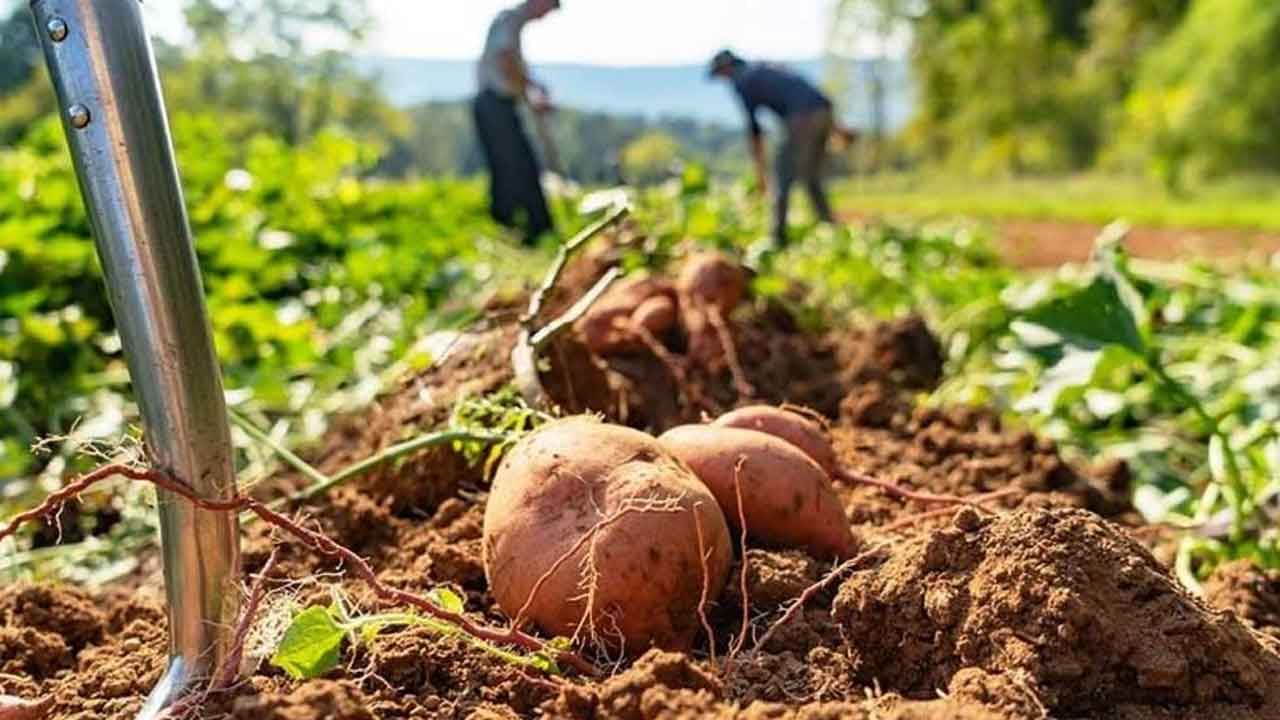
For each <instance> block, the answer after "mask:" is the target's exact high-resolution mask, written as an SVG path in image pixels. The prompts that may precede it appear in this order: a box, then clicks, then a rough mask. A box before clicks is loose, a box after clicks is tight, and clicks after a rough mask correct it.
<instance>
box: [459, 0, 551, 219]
mask: <svg viewBox="0 0 1280 720" xmlns="http://www.w3.org/2000/svg"><path fill="white" fill-rule="evenodd" d="M559 7H560V2H559V0H525V2H523V3H521V4H520V5H517V6H516V7H514V8H511V9H509V10H504V11H502V12H501V13H498V16H497V17H496V18H494V20H493V24H492V25H490V26H489V36H488V39H487V40H486V41H485V45H484V54H483V55H482V56H481V57H480V62H479V65H478V66H477V68H476V70H477V73H476V74H477V79H478V81H479V86H480V92H479V95H477V96H476V100H475V107H474V112H475V122H476V132H477V134H478V135H479V136H480V147H481V149H482V150H483V151H484V159H485V164H486V165H488V167H489V178H490V185H489V212H490V213H491V214H492V215H493V218H494V219H495V220H497V221H498V222H500V223H502V224H503V225H506V226H507V227H512V228H519V229H520V230H522V231H523V232H524V236H525V242H526V243H532V242H533V241H534V240H535V239H537V237H538V236H539V235H541V234H542V233H544V232H547V231H549V230H551V229H552V223H551V212H550V211H549V210H548V209H547V199H546V196H545V195H544V194H543V192H542V183H541V179H540V175H541V172H542V170H541V167H540V166H539V163H538V158H537V156H536V155H535V154H534V151H533V145H532V144H531V143H530V142H529V136H528V134H527V133H526V132H525V129H524V123H523V122H522V121H521V120H520V115H519V112H518V105H519V104H520V103H521V102H525V101H527V102H528V103H529V106H530V108H531V109H532V110H533V111H534V112H546V111H547V110H549V109H550V107H551V105H550V101H549V95H548V93H547V89H546V87H544V86H543V85H541V84H540V83H538V82H536V81H534V79H533V78H532V77H530V76H529V68H528V66H527V65H525V62H524V53H523V51H522V49H521V42H520V34H521V32H523V30H524V26H525V24H526V23H528V22H529V21H531V20H538V19H541V18H543V17H545V16H546V15H547V14H548V13H550V12H551V11H552V10H556V9H558V8H559Z"/></svg>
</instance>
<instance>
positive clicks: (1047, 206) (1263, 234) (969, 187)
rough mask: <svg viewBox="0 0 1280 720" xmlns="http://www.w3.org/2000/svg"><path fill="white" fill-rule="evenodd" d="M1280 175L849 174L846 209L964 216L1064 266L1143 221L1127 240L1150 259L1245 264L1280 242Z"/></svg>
mask: <svg viewBox="0 0 1280 720" xmlns="http://www.w3.org/2000/svg"><path fill="white" fill-rule="evenodd" d="M1274 187H1275V183H1274V182H1271V181H1270V180H1269V179H1267V178H1262V177H1260V178H1253V179H1248V178H1236V179H1229V180H1221V181H1216V182H1213V183H1205V184H1203V185H1201V186H1199V187H1196V188H1192V189H1188V190H1184V191H1183V192H1181V193H1177V194H1175V193H1170V192H1169V191H1167V190H1165V189H1164V188H1162V187H1160V185H1159V184H1158V183H1155V182H1152V181H1143V180H1139V179H1134V178H1128V177H1108V176H1105V175H1100V174H1082V175H1078V176H1068V177H1062V176H1053V177H1046V178H1020V179H1004V180H990V181H986V182H978V183H975V182H973V181H972V180H966V179H961V178H949V177H948V176H947V175H946V174H944V173H938V172H932V173H921V174H918V175H916V174H884V175H877V176H870V177H860V178H854V179H850V180H846V181H844V182H843V183H841V185H840V190H839V194H840V198H841V202H840V207H841V209H842V211H843V212H844V214H845V216H846V217H849V218H865V217H872V216H878V217H907V218H911V219H913V220H916V221H921V220H930V219H937V218H952V217H956V216H962V217H967V218H971V219H974V220H976V221H979V222H981V223H984V224H986V225H988V226H990V227H991V228H992V229H993V230H994V234H995V236H996V239H997V240H998V243H999V247H1000V249H1001V250H1002V251H1003V252H1004V254H1005V257H1006V258H1007V259H1008V260H1009V261H1010V262H1011V263H1013V264H1016V265H1018V266H1021V267H1031V268H1054V267H1057V266H1058V265H1061V264H1062V263H1065V262H1083V261H1085V260H1086V259H1087V258H1088V257H1089V251H1090V249H1091V248H1092V246H1093V239H1094V238H1095V237H1096V236H1097V234H1098V231H1099V229H1100V228H1101V227H1102V226H1105V225H1107V224H1108V223H1110V222H1112V221H1113V220H1116V219H1122V220H1124V221H1125V222H1127V223H1129V224H1130V225H1132V226H1133V231H1132V233H1131V234H1130V237H1129V240H1128V243H1127V246H1128V248H1129V250H1130V251H1131V252H1132V253H1133V254H1135V255H1137V256H1140V257H1145V258H1151V259H1158V260H1182V259H1186V258H1188V257H1194V258H1200V259H1213V260H1217V261H1220V262H1239V261H1240V260H1241V259H1242V258H1246V257H1248V256H1249V255H1251V254H1253V255H1256V254H1261V253H1267V252H1275V251H1277V250H1280V215H1277V213H1276V210H1275V208H1276V207H1277V205H1276V202H1275V200H1276V198H1275V194H1274V191H1273V189H1274Z"/></svg>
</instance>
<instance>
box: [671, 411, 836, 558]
mask: <svg viewBox="0 0 1280 720" xmlns="http://www.w3.org/2000/svg"><path fill="white" fill-rule="evenodd" d="M658 442H660V443H662V446H663V447H665V448H667V449H668V450H670V451H671V452H672V453H673V454H675V456H676V457H678V458H680V459H681V460H684V461H685V462H686V463H688V464H689V466H690V467H691V468H693V471H694V473H696V474H697V476H698V478H699V479H701V480H702V482H703V483H705V484H706V486H707V488H708V489H710V490H711V493H712V494H713V495H715V497H716V501H717V502H719V503H720V507H721V509H722V510H723V511H724V514H725V517H726V518H727V519H728V521H729V523H730V524H731V525H734V526H737V524H738V503H737V492H736V491H737V488H736V487H735V479H734V478H735V467H736V466H737V464H738V461H739V459H740V458H745V460H743V463H742V466H741V470H740V472H739V474H738V478H739V482H740V486H741V491H742V510H743V514H744V515H745V517H746V525H747V533H748V534H749V535H751V536H753V537H755V538H756V539H757V540H760V541H761V542H764V543H766V544H769V545H774V546H781V547H801V548H805V549H806V550H808V551H809V552H810V553H811V554H813V555H815V556H817V557H832V556H834V557H839V558H843V557H847V556H849V555H850V554H851V553H852V552H853V550H854V539H853V533H852V532H851V531H850V529H849V521H848V519H847V518H846V517H845V514H844V508H843V507H842V506H841V504H840V500H839V498H837V497H836V494H835V491H834V490H832V487H831V479H830V478H829V477H828V476H827V473H826V472H825V471H824V470H823V469H822V468H821V467H820V466H819V465H818V463H816V462H815V461H814V460H813V459H812V458H810V457H809V456H808V455H806V454H805V453H804V452H803V451H802V450H800V449H799V448H797V447H796V446H794V445H792V444H791V443H789V442H787V441H785V440H782V439H780V438H777V437H774V436H772V435H767V434H765V433H762V432H759V431H756V430H744V429H742V428H733V427H717V426H714V425H682V426H680V427H676V428H672V429H671V430H668V431H667V432H666V433H664V434H663V435H662V436H661V437H659V438H658Z"/></svg>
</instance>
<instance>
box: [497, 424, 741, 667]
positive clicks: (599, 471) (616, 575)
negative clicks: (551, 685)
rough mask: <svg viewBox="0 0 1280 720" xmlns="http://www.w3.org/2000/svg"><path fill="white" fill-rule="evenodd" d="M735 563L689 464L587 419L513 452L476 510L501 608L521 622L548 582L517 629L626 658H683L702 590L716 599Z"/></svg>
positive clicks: (718, 516) (549, 429) (547, 430)
mask: <svg viewBox="0 0 1280 720" xmlns="http://www.w3.org/2000/svg"><path fill="white" fill-rule="evenodd" d="M695 518H696V519H695ZM699 525H700V526H701V534H702V547H703V548H704V549H705V552H706V553H707V559H706V562H705V571H704V563H703V560H702V558H701V557H700V552H699V539H698V536H699V532H698V530H699ZM732 554H733V551H732V546H731V543H730V540H729V530H728V526H727V525H726V523H725V518H724V515H723V513H722V512H721V510H720V506H719V505H718V504H717V503H716V499H715V498H714V497H713V496H712V495H711V493H709V492H708V491H707V488H706V487H705V486H704V485H703V484H702V483H701V482H700V481H699V480H698V478H697V477H696V476H695V475H694V474H693V472H692V471H691V470H690V469H689V467H688V466H687V465H685V464H684V463H682V462H680V461H679V460H678V459H676V458H675V457H674V456H673V455H671V454H670V453H669V452H667V451H665V450H664V449H663V448H662V446H661V445H659V444H658V442H657V441H656V440H655V439H654V438H653V437H651V436H649V435H646V434H644V433H642V432H639V431H636V430H632V429H630V428H625V427H621V426H617V425H608V424H604V423H600V422H597V421H595V420H592V419H590V418H584V417H575V418H568V419H565V420H558V421H555V422H552V423H549V424H547V425H546V426H544V427H542V428H540V429H539V430H537V431H536V432H534V433H532V434H531V435H529V436H528V437H526V438H524V439H523V440H521V441H520V442H519V443H517V444H516V446H515V447H514V448H512V449H511V451H510V452H509V453H508V454H507V457H506V458H505V459H504V460H503V462H502V464H501V466H500V467H499V468H498V472H497V474H496V476H495V478H494V481H493V489H492V492H491V493H490V495H489V502H488V506H487V507H486V508H485V516H484V566H485V574H486V576H487V577H488V579H489V586H490V588H491V590H492V592H493V595H494V598H495V599H496V600H497V601H498V604H499V605H500V606H501V607H502V609H503V610H504V611H505V612H506V613H507V614H508V615H511V616H513V617H514V616H516V615H517V614H518V613H520V611H521V608H522V607H524V606H525V605H526V603H527V602H528V601H529V598H530V595H531V593H532V592H533V590H534V586H535V585H536V584H537V583H538V582H539V579H540V578H542V577H543V576H544V575H547V578H546V580H545V582H544V583H543V585H542V586H541V587H540V588H539V589H538V592H537V595H536V597H534V599H533V601H532V602H531V603H529V607H528V610H527V613H526V616H525V617H524V618H522V620H526V619H527V620H531V621H533V622H535V623H536V624H537V625H538V626H539V627H541V628H542V629H543V630H544V631H546V632H548V633H551V634H553V635H564V636H572V635H575V634H582V633H588V634H590V636H591V637H592V638H595V639H598V640H600V641H603V642H604V643H606V644H609V645H611V646H615V647H616V646H617V645H622V646H623V649H624V650H625V651H626V652H628V653H639V652H643V651H644V650H645V649H647V648H649V647H651V646H656V647H662V648H668V649H688V648H689V647H690V645H691V643H692V640H693V638H694V635H695V634H696V632H697V629H698V627H699V619H698V614H697V608H698V603H699V601H700V599H701V595H702V589H703V586H704V584H705V585H707V588H708V593H709V594H708V596H709V597H716V595H718V594H719V592H720V591H721V589H723V587H724V583H725V579H726V576H727V574H728V572H729V564H730V562H731V560H732ZM557 562H559V565H558V566H557ZM553 568H554V569H553ZM548 573H549V575H548Z"/></svg>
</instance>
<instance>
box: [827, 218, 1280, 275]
mask: <svg viewBox="0 0 1280 720" xmlns="http://www.w3.org/2000/svg"><path fill="white" fill-rule="evenodd" d="M842 217H844V218H845V219H847V220H849V221H851V222H874V221H876V219H877V217H878V216H877V215H875V214H873V213H862V212H849V213H845V214H844V215H843V216H842ZM984 224H985V225H986V226H987V227H989V228H990V229H991V232H992V235H993V237H994V239H995V243H996V247H997V248H998V249H999V250H1000V252H1001V254H1002V255H1003V256H1004V259H1005V260H1006V261H1007V262H1009V263H1010V264H1011V265H1014V266H1016V267H1021V268H1056V267H1059V266H1061V265H1065V264H1067V263H1084V262H1087V261H1088V260H1089V254H1090V253H1091V252H1092V251H1093V246H1094V242H1095V241H1096V240H1097V238H1098V235H1099V234H1101V232H1102V229H1103V226H1102V225H1097V224H1095V223H1087V222H1073V221H1069V220H1021V219H1015V218H1005V219H988V220H986V221H985V222H984ZM1125 249H1126V250H1128V252H1129V253H1130V254H1131V255H1133V256H1134V257H1140V258H1146V259H1149V260H1186V259H1189V258H1196V259H1201V260H1208V261H1211V262H1216V263H1228V264H1233V263H1241V262H1244V261H1247V260H1248V259H1249V258H1257V257H1265V256H1267V255H1270V254H1272V253H1276V252H1280V234H1276V233H1272V232H1263V231H1258V230H1233V229H1228V228H1168V227H1150V226H1134V227H1132V228H1130V230H1129V235H1128V237H1127V238H1126V240H1125Z"/></svg>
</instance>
